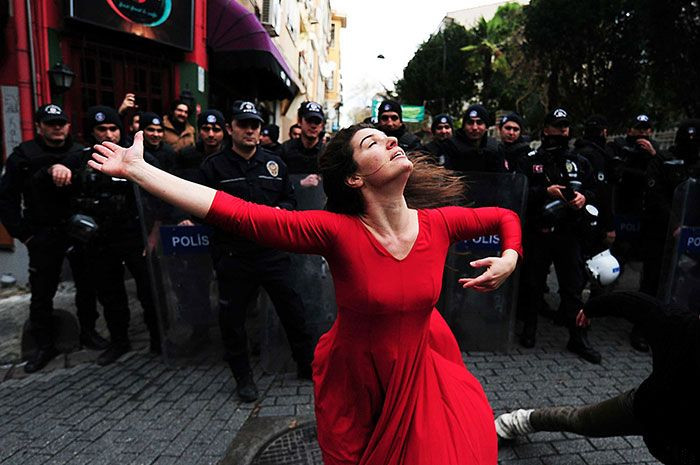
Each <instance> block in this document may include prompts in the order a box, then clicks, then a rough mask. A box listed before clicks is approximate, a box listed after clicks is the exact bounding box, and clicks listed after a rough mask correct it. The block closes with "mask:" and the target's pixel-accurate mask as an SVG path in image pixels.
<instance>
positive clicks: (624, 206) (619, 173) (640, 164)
mask: <svg viewBox="0 0 700 465" xmlns="http://www.w3.org/2000/svg"><path fill="white" fill-rule="evenodd" d="M638 139H639V137H635V136H627V137H618V138H616V139H615V140H613V141H612V142H611V143H610V144H609V147H610V149H611V150H612V156H613V158H612V160H611V161H612V163H611V170H612V174H613V179H612V180H611V181H612V182H613V209H614V212H615V216H616V223H621V222H623V221H624V223H625V227H626V228H633V229H632V231H630V234H626V231H618V234H617V236H618V237H617V238H616V239H615V244H613V249H612V252H613V254H614V255H615V256H616V257H618V258H619V259H620V260H621V261H622V262H625V261H626V260H628V259H639V258H641V256H640V252H641V242H640V241H641V234H638V233H637V232H636V231H635V230H634V229H636V224H637V222H641V216H642V208H643V201H644V200H643V194H642V193H643V192H644V191H645V190H646V187H647V175H646V172H647V168H648V166H649V162H650V161H651V160H652V158H653V157H654V156H653V155H651V154H650V153H649V152H647V151H646V150H643V149H642V148H641V147H639V145H637V143H636V141H637V140H638ZM650 142H651V145H652V146H653V147H654V149H655V150H656V152H657V155H660V149H659V145H658V144H657V143H656V141H654V140H650Z"/></svg>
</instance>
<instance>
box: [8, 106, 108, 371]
mask: <svg viewBox="0 0 700 465" xmlns="http://www.w3.org/2000/svg"><path fill="white" fill-rule="evenodd" d="M36 119H37V121H39V122H43V123H51V122H53V121H60V122H63V123H67V122H68V119H67V117H66V116H65V114H64V113H63V110H62V109H61V108H60V107H59V106H58V105H52V104H49V105H44V106H42V107H41V108H40V109H39V110H38V111H37V115H36ZM82 149H83V147H82V146H81V145H79V144H76V143H74V142H72V140H71V137H70V136H68V137H67V139H66V140H65V143H64V144H63V145H62V146H60V147H51V146H48V145H47V144H46V143H45V142H44V141H43V139H42V138H41V137H39V136H37V137H36V138H35V139H34V140H31V141H27V142H22V143H21V144H20V145H19V146H17V147H16V148H15V149H14V151H13V152H12V154H10V156H9V157H8V159H7V165H6V167H5V173H4V175H3V177H2V179H1V180H0V219H1V220H2V223H3V225H4V226H5V227H6V228H7V230H8V232H9V233H10V235H11V236H12V237H14V238H16V239H18V240H20V241H22V242H24V243H25V245H26V246H27V250H28V252H29V285H30V288H31V300H30V304H29V320H30V322H31V333H32V335H33V337H34V339H35V341H36V343H37V346H38V348H39V350H40V351H41V350H43V351H54V352H55V349H54V339H53V326H54V323H53V318H52V312H53V298H54V295H55V293H56V289H57V287H58V283H59V280H60V275H61V268H62V264H63V259H64V258H65V257H66V252H67V251H69V249H70V247H71V246H72V241H71V240H70V238H69V237H68V234H67V230H66V223H67V220H68V218H69V217H70V216H71V214H72V210H71V194H72V191H71V187H70V186H64V187H57V186H56V185H55V184H54V182H53V179H52V177H51V175H50V174H49V172H48V170H49V168H50V167H51V166H52V165H55V164H62V165H64V166H66V167H67V168H71V164H70V162H69V159H70V158H71V156H72V155H76V154H78V153H80V152H82ZM68 259H69V263H70V264H71V267H72V269H73V275H74V280H75V285H76V307H77V316H78V320H79V321H80V324H81V331H86V330H93V331H94V326H95V320H96V319H97V311H96V308H95V298H94V295H93V294H92V291H91V289H90V286H89V285H86V283H85V281H84V280H83V279H82V278H85V277H86V274H85V272H84V263H83V261H82V260H81V259H80V258H79V257H78V256H77V255H76V254H74V253H69V254H68ZM40 365H41V364H40ZM39 368H40V367H39ZM37 369H38V368H37Z"/></svg>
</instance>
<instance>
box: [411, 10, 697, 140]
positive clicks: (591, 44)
mask: <svg viewBox="0 0 700 465" xmlns="http://www.w3.org/2000/svg"><path fill="white" fill-rule="evenodd" d="M443 34H444V36H445V37H446V39H444V42H443ZM443 44H444V47H445V49H446V51H445V56H446V57H448V58H447V59H446V60H445V61H446V64H445V68H444V69H445V70H446V71H445V72H444V73H443V53H442V47H443ZM698 64H700V2H698V0H670V1H664V2H659V1H656V0H609V1H604V0H587V1H583V2H582V1H579V0H532V1H531V2H530V4H529V5H528V6H525V7H522V6H520V5H519V4H517V3H509V4H505V5H503V6H501V7H500V8H499V9H498V11H497V12H496V14H495V16H494V17H493V18H492V19H491V20H488V21H486V20H485V19H483V18H482V19H481V20H480V21H479V22H478V23H477V24H476V25H474V26H473V27H472V28H470V29H469V30H465V29H464V28H462V27H461V26H458V25H455V24H452V25H450V26H449V27H447V28H446V29H445V30H444V31H443V32H441V33H438V34H435V35H433V36H431V37H430V38H429V39H428V41H426V42H425V43H424V44H423V45H421V47H420V48H419V50H418V51H417V52H416V55H415V56H414V57H413V59H412V60H411V62H409V64H408V66H407V67H406V69H405V70H404V78H403V79H402V80H400V81H399V82H398V83H397V90H398V93H399V95H400V96H401V98H402V99H404V100H405V101H409V102H410V103H418V104H420V103H422V102H423V101H426V105H427V107H428V110H429V111H430V112H431V113H433V114H435V113H436V112H438V111H440V110H441V109H442V105H441V103H442V102H441V99H442V98H444V100H445V107H446V109H447V110H449V111H450V112H452V113H453V114H454V115H456V116H458V115H459V114H460V113H461V110H462V109H463V107H464V105H465V104H466V102H469V101H478V102H481V103H483V104H484V105H486V106H487V107H488V108H490V109H492V110H496V109H502V110H515V111H518V112H519V113H521V114H522V115H524V116H525V117H526V121H527V122H528V125H529V126H530V128H531V129H534V128H537V127H539V126H540V125H541V123H542V119H543V117H544V114H545V112H546V111H547V110H548V109H550V108H553V107H555V106H562V107H564V108H566V109H567V110H569V112H570V113H571V114H572V115H573V117H574V119H575V120H576V121H582V120H583V119H584V118H585V117H586V116H588V115H590V114H592V113H602V114H605V115H606V116H607V117H608V119H609V121H610V122H611V125H612V126H613V128H612V129H613V130H619V129H624V128H625V127H626V126H627V125H628V124H629V121H631V119H632V118H633V117H634V115H636V114H639V113H642V112H644V113H648V114H650V115H651V117H652V119H654V120H655V121H656V122H657V124H656V126H657V127H663V126H668V125H672V124H675V123H676V122H677V121H678V120H679V119H681V118H684V117H691V116H694V117H697V116H699V115H700V66H698Z"/></svg>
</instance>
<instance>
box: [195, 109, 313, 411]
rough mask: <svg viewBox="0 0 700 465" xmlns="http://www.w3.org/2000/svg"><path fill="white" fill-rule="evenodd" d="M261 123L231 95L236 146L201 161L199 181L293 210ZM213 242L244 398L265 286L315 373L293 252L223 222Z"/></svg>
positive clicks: (296, 351)
mask: <svg viewBox="0 0 700 465" xmlns="http://www.w3.org/2000/svg"><path fill="white" fill-rule="evenodd" d="M262 122H263V119H262V117H261V116H260V114H259V112H258V110H257V109H256V107H255V105H254V104H253V103H252V102H246V101H240V100H239V101H236V102H234V104H233V110H232V120H231V126H230V132H231V140H232V146H231V148H230V149H226V150H223V151H221V152H218V153H216V154H214V155H212V156H210V157H209V158H207V159H206V160H205V161H204V163H203V164H202V166H201V169H200V182H201V183H203V184H205V185H208V186H210V187H214V188H217V189H220V190H223V191H225V192H228V193H230V194H233V195H235V196H237V197H239V198H243V199H246V200H249V201H251V202H255V203H259V204H264V205H270V206H274V207H278V208H285V209H293V208H294V207H295V206H296V201H295V198H294V192H293V189H292V185H291V184H290V181H289V178H288V174H289V173H288V172H287V167H286V165H285V164H284V162H283V161H282V160H281V159H280V158H279V157H277V156H276V155H274V154H272V153H271V152H268V151H267V150H265V149H263V148H261V147H259V146H258V142H259V139H260V127H261V124H262ZM302 127H303V126H302ZM302 137H303V136H302ZM211 244H212V246H211V253H212V259H213V262H214V267H215V270H216V275H217V280H218V283H219V305H220V306H219V312H220V313H219V324H220V327H221V335H222V341H223V344H224V358H225V360H226V361H227V362H228V363H229V366H230V367H231V371H232V372H233V376H234V378H235V379H236V383H237V386H236V391H237V393H238V395H239V397H240V398H241V399H242V400H243V401H245V402H252V401H254V400H255V399H257V397H258V391H257V387H256V386H255V382H254V380H253V376H252V372H251V367H250V362H249V359H248V347H247V337H246V331H245V318H246V308H247V307H248V305H249V303H250V302H251V300H252V299H254V298H255V296H256V295H257V290H258V288H259V287H260V286H262V287H263V288H264V289H265V290H266V291H267V293H268V294H269V296H270V299H271V300H272V303H273V304H274V306H275V310H276V311H277V314H278V315H279V317H280V321H281V322H282V325H283V326H284V329H285V331H286V333H287V338H288V339H289V343H290V346H291V349H292V356H293V358H294V360H295V361H296V362H297V374H298V375H299V376H300V377H302V378H310V376H311V366H310V364H311V359H312V356H313V355H312V341H311V336H310V335H309V333H308V332H307V330H306V328H305V322H304V320H303V317H302V315H303V304H302V301H301V298H300V296H299V295H298V294H297V293H296V291H295V290H294V289H293V288H292V287H291V286H290V274H289V265H290V259H289V256H288V255H287V254H286V253H283V252H280V251H278V250H274V249H269V248H267V247H263V246H260V245H257V244H255V243H254V242H252V241H249V240H245V239H241V238H239V237H236V236H232V235H231V234H230V233H227V232H224V231H222V230H219V229H215V231H214V233H213V234H212V238H211Z"/></svg>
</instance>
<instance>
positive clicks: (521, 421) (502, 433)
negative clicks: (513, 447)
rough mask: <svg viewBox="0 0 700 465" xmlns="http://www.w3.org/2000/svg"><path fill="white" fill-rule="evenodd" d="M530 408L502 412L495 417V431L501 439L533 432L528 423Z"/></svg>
mask: <svg viewBox="0 0 700 465" xmlns="http://www.w3.org/2000/svg"><path fill="white" fill-rule="evenodd" d="M531 413H532V409H530V410H524V409H519V410H514V411H512V412H510V413H504V414H503V415H499V416H498V418H496V433H497V434H498V437H500V438H502V439H513V438H514V437H515V436H520V435H523V434H528V433H534V432H535V430H534V428H533V427H532V425H531V424H530V414H531Z"/></svg>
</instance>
